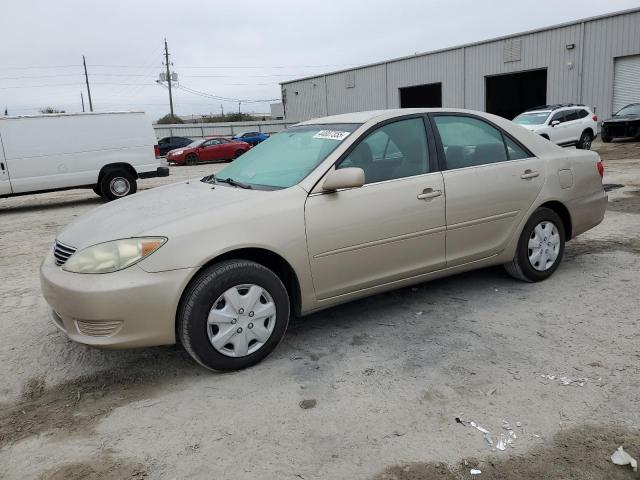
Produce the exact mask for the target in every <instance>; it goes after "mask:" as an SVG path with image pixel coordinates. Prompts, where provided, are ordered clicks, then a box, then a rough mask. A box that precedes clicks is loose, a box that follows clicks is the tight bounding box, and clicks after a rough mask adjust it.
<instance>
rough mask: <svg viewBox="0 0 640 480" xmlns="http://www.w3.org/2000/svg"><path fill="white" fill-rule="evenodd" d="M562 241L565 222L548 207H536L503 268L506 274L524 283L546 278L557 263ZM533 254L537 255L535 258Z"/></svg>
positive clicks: (560, 253)
mask: <svg viewBox="0 0 640 480" xmlns="http://www.w3.org/2000/svg"><path fill="white" fill-rule="evenodd" d="M546 232H548V233H546ZM556 236H557V244H556ZM564 244H565V231H564V225H563V224H562V220H561V219H560V217H559V216H558V214H557V213H556V212H554V211H553V210H551V209H550V208H544V207H542V208H538V209H537V210H536V211H535V212H533V214H532V215H531V217H530V218H529V220H528V221H527V223H526V225H525V226H524V229H523V230H522V234H521V235H520V239H519V240H518V247H517V249H516V254H515V256H514V257H513V260H512V261H511V262H509V263H506V264H505V265H504V267H505V269H506V270H507V273H508V274H509V275H511V276H512V277H513V278H516V279H518V280H522V281H524V282H540V281H542V280H546V279H547V278H549V277H550V276H551V275H552V274H553V272H555V271H556V269H557V268H558V265H560V262H561V261H562V256H563V255H564ZM536 245H539V247H537V246H536ZM532 247H533V248H532ZM545 252H546V253H545ZM536 253H540V255H539V256H537V257H536ZM541 260H544V263H540V261H541ZM551 260H553V261H551Z"/></svg>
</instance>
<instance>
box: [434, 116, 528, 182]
mask: <svg viewBox="0 0 640 480" xmlns="http://www.w3.org/2000/svg"><path fill="white" fill-rule="evenodd" d="M433 118H434V121H435V124H436V130H437V131H438V134H439V135H440V140H441V142H442V148H443V150H444V154H445V161H446V163H447V169H449V170H451V169H456V168H465V167H475V166H478V165H487V164H491V163H497V162H504V161H506V160H509V159H510V158H509V156H508V155H507V148H506V146H505V143H504V140H503V136H502V132H501V131H500V130H498V129H497V128H495V127H494V126H492V125H490V124H488V123H487V122H485V121H483V120H480V119H478V118H474V117H466V116H457V115H436V116H434V117H433ZM519 155H522V152H521V153H518V152H517V150H516V149H514V152H513V156H514V157H518V158H520V157H519ZM527 156H528V155H527ZM524 158H526V157H524ZM513 159H514V160H515V159H516V158H513Z"/></svg>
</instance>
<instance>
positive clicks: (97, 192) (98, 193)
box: [92, 185, 104, 197]
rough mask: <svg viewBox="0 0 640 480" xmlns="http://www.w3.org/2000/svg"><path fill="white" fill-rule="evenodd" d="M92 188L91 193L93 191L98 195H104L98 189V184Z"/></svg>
mask: <svg viewBox="0 0 640 480" xmlns="http://www.w3.org/2000/svg"><path fill="white" fill-rule="evenodd" d="M92 190H93V193H95V194H96V195H98V196H99V197H103V196H104V195H102V190H101V189H100V185H96V186H95V187H93V189H92Z"/></svg>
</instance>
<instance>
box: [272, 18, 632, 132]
mask: <svg viewBox="0 0 640 480" xmlns="http://www.w3.org/2000/svg"><path fill="white" fill-rule="evenodd" d="M583 37H584V41H583ZM517 44H519V45H520V46H519V47H518V48H520V60H515V58H517V55H516V53H517V52H515V50H517V48H516V45H517ZM569 44H574V45H575V48H573V49H567V45H569ZM505 48H506V49H507V51H508V52H509V55H508V56H507V57H508V58H507V59H508V60H510V61H508V62H505ZM637 54H640V12H638V11H635V12H628V13H625V14H622V15H615V16H611V17H607V18H598V19H595V20H589V21H586V22H583V23H579V22H577V23H574V24H571V25H565V26H560V27H552V28H550V29H549V30H543V31H538V32H534V33H527V34H522V35H515V36H511V37H509V38H506V39H499V40H495V41H491V42H486V43H480V44H474V45H469V46H465V47H459V48H454V49H451V50H446V51H440V52H435V53H431V54H429V53H427V54H424V55H419V56H415V57H409V58H402V59H398V60H392V61H389V62H387V63H383V64H379V65H371V66H367V67H361V68H357V69H352V70H349V71H348V72H355V75H354V76H355V86H354V87H353V88H346V86H345V85H346V78H347V76H348V75H347V73H348V72H346V71H345V72H338V73H333V74H328V75H326V76H324V75H323V76H319V77H314V78H313V79H305V80H300V81H297V82H292V83H287V84H284V85H283V88H284V89H286V90H287V109H286V118H287V119H291V120H306V119H309V118H313V117H318V116H322V115H326V114H333V113H344V112H349V111H361V110H373V109H378V108H398V107H399V106H400V95H399V88H402V87H407V86H413V85H422V84H428V83H435V82H441V83H442V104H443V106H444V107H464V108H469V109H473V110H484V109H485V77H486V76H491V75H500V74H505V73H514V72H520V71H527V70H534V69H540V68H546V69H547V102H549V103H561V102H579V103H585V104H587V105H589V106H592V107H594V108H596V111H597V113H598V114H599V115H600V116H601V117H606V116H608V115H610V114H611V108H612V98H613V76H614V74H613V65H614V58H615V57H622V56H627V55H637ZM465 59H466V60H465ZM383 71H384V72H385V75H384V76H383V73H382V72H383ZM325 79H326V83H327V84H328V85H329V88H328V90H325V88H326V84H325ZM312 84H316V86H315V87H313V86H312ZM293 91H298V92H299V93H298V95H295V96H294V95H293V94H292V92H293Z"/></svg>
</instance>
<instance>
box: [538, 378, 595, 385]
mask: <svg viewBox="0 0 640 480" xmlns="http://www.w3.org/2000/svg"><path fill="white" fill-rule="evenodd" d="M540 377H542V378H546V379H547V380H556V379H557V380H558V383H559V384H560V385H564V386H576V387H584V385H585V383H587V380H588V379H587V378H571V377H558V376H556V375H540Z"/></svg>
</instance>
